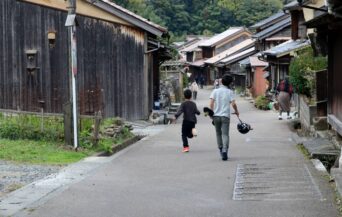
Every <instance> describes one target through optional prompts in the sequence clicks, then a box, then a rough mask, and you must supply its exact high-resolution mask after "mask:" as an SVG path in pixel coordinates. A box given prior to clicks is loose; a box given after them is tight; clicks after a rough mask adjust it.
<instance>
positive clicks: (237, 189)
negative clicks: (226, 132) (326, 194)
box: [233, 164, 322, 200]
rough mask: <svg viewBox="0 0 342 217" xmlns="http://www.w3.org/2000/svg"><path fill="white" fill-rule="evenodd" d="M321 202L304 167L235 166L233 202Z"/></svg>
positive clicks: (317, 189) (320, 196) (314, 184)
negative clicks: (315, 200)
mask: <svg viewBox="0 0 342 217" xmlns="http://www.w3.org/2000/svg"><path fill="white" fill-rule="evenodd" d="M312 199H317V200H321V199H322V195H321V193H320V191H319V188H318V186H317V185H316V183H315V181H314V180H313V178H312V176H311V173H310V171H309V169H308V168H307V166H306V165H304V166H303V167H270V166H263V165H258V164H239V165H238V166H237V169H236V179H235V185H234V195H233V200H312Z"/></svg>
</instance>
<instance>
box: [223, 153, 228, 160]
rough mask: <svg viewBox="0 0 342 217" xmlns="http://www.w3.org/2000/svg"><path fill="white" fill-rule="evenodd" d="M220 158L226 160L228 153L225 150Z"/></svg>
mask: <svg viewBox="0 0 342 217" xmlns="http://www.w3.org/2000/svg"><path fill="white" fill-rule="evenodd" d="M222 160H223V161H226V160H228V154H227V152H222Z"/></svg>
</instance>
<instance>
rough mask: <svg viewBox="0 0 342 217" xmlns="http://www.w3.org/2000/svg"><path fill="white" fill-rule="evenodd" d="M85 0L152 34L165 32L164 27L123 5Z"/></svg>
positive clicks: (104, 0)
mask: <svg viewBox="0 0 342 217" xmlns="http://www.w3.org/2000/svg"><path fill="white" fill-rule="evenodd" d="M86 1H87V2H89V3H91V4H93V5H95V6H97V7H99V8H101V9H102V10H105V11H107V12H109V13H111V14H114V15H115V16H117V17H119V18H121V19H123V20H125V21H127V22H129V23H132V24H134V25H135V26H137V27H140V28H142V29H144V30H145V31H147V32H150V33H152V34H154V35H157V36H161V35H162V34H164V33H166V32H167V29H166V28H164V27H162V26H160V25H157V24H155V23H153V22H151V21H149V20H147V19H145V18H143V17H141V16H139V15H137V14H135V13H133V12H131V11H129V10H127V9H125V8H123V7H120V6H119V5H117V4H114V3H113V2H112V1H109V0H99V1H94V0H86Z"/></svg>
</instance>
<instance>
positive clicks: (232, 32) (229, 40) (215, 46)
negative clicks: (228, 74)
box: [190, 27, 251, 83]
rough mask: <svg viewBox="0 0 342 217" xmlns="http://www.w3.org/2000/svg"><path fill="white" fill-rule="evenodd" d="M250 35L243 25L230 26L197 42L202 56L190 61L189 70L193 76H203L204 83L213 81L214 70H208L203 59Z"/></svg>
mask: <svg viewBox="0 0 342 217" xmlns="http://www.w3.org/2000/svg"><path fill="white" fill-rule="evenodd" d="M250 36H251V33H250V32H249V31H248V30H247V29H246V28H244V27H231V28H229V29H228V30H226V31H224V32H222V33H220V34H217V35H215V36H213V37H211V38H209V39H208V40H205V41H203V42H201V43H199V45H198V48H200V49H201V54H202V58H201V59H198V60H197V61H194V62H193V63H190V66H191V67H190V71H191V72H192V73H193V74H194V75H195V77H199V76H204V78H205V80H206V83H213V81H214V80H215V70H210V67H207V66H206V64H205V60H207V59H209V58H212V57H214V56H215V55H218V54H220V53H222V52H224V51H225V50H227V49H229V48H231V47H233V46H235V45H237V44H239V43H241V42H243V41H245V40H246V39H249V38H250Z"/></svg>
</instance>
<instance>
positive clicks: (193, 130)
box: [191, 128, 197, 136]
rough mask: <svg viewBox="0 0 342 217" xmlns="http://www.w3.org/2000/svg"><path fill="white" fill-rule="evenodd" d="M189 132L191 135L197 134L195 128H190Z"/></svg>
mask: <svg viewBox="0 0 342 217" xmlns="http://www.w3.org/2000/svg"><path fill="white" fill-rule="evenodd" d="M191 133H192V135H193V136H197V130H196V128H192V130H191Z"/></svg>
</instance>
